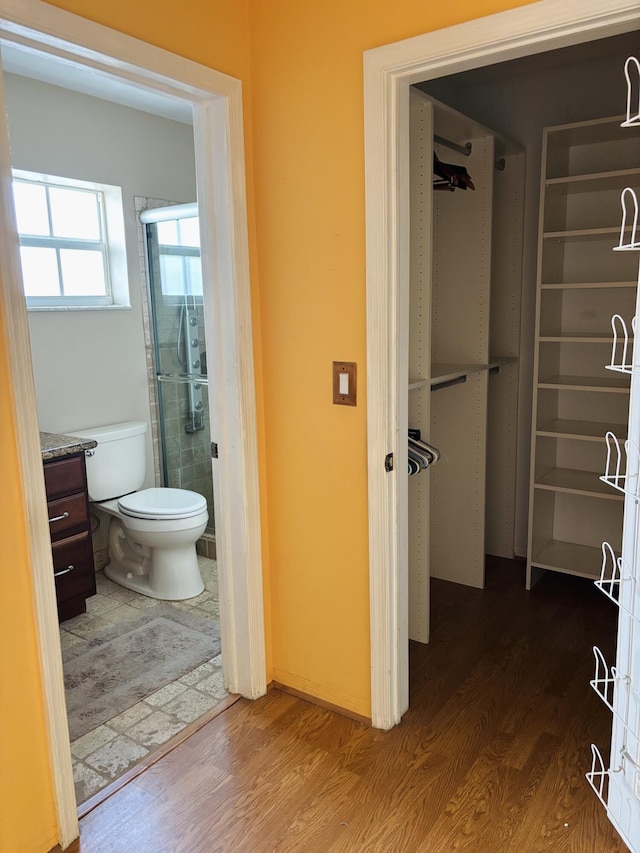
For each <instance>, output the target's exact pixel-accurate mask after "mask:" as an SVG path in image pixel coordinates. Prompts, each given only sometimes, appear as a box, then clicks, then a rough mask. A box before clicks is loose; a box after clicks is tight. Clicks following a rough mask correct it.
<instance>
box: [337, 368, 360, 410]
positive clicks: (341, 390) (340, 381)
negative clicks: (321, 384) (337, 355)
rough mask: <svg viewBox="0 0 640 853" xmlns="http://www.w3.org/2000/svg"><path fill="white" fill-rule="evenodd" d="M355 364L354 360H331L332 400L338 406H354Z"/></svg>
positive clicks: (355, 388) (355, 389)
mask: <svg viewBox="0 0 640 853" xmlns="http://www.w3.org/2000/svg"><path fill="white" fill-rule="evenodd" d="M356 391H357V366H356V363H355V361H334V362H333V402H334V403H335V404H336V405H338V406H355V405H356V399H357V398H356Z"/></svg>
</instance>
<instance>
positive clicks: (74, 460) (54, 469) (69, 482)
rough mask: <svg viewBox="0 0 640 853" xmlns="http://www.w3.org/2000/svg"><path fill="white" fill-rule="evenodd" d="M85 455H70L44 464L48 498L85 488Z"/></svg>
mask: <svg viewBox="0 0 640 853" xmlns="http://www.w3.org/2000/svg"><path fill="white" fill-rule="evenodd" d="M84 478H85V474H84V457H83V456H69V457H67V458H66V459H59V460H57V461H56V462H47V464H46V465H45V466H44V483H45V487H46V490H47V498H48V499H49V500H51V498H58V497H62V495H69V494H71V493H72V492H82V491H84V490H85V488H86V485H85V479H84Z"/></svg>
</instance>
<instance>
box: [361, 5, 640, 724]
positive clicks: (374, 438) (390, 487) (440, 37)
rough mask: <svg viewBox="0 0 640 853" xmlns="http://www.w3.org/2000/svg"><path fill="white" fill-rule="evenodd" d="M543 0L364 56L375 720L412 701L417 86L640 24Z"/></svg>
mask: <svg viewBox="0 0 640 853" xmlns="http://www.w3.org/2000/svg"><path fill="white" fill-rule="evenodd" d="M604 5H605V4H603V3H602V0H540V2H537V3H532V4H530V5H528V6H524V7H522V8H519V9H512V10H509V11H506V12H501V13H499V14H496V15H491V16H488V17H485V18H479V19H477V20H474V21H469V22H467V23H463V24H459V25H457V26H453V27H448V28H446V29H442V30H438V31H437V32H433V33H428V34H426V35H421V36H416V37H415V38H411V39H406V40H405V41H401V42H396V43H394V44H390V45H386V46H384V47H380V48H376V49H374V50H370V51H367V52H365V54H364V106H365V171H366V242H367V248H366V266H367V428H368V471H369V474H368V480H369V576H370V611H371V718H372V723H373V725H374V726H376V727H378V728H382V729H389V728H391V727H392V726H394V725H396V724H397V723H398V722H400V719H401V717H402V714H403V713H404V712H405V710H406V709H407V707H408V701H409V700H408V696H409V691H408V686H409V685H408V682H409V674H408V657H407V646H408V619H407V613H408V601H407V577H406V575H407V571H406V566H407V554H408V529H407V478H406V473H405V469H404V468H403V466H402V465H401V464H399V463H398V464H396V465H395V466H394V470H393V471H391V472H386V471H385V465H384V460H385V457H386V455H387V454H388V453H393V454H394V459H396V460H401V459H403V458H404V456H405V455H406V438H405V436H406V426H407V402H406V399H407V375H406V362H405V360H403V352H404V350H403V345H402V342H403V341H406V340H407V337H408V317H407V311H406V306H407V305H408V291H409V260H408V259H409V234H408V231H409V216H408V210H409V188H408V187H409V184H408V182H409V87H410V85H412V84H414V83H419V82H423V81H425V80H430V79H434V78H436V77H442V76H445V75H448V74H455V73H457V72H460V71H467V70H470V69H472V68H479V67H482V66H485V65H491V64H494V63H497V62H503V61H506V60H509V59H518V58H520V57H523V56H528V55H531V54H534V53H540V52H543V51H547V50H555V49H557V48H561V47H567V46H569V45H573V44H577V43H579V42H585V41H591V40H595V39H600V38H607V37H609V36H614V35H619V34H621V33H623V32H627V31H629V30H633V29H635V28H637V27H639V26H640V3H638V2H629V0H626V2H625V0H610V2H608V3H607V4H606V8H603V6H604Z"/></svg>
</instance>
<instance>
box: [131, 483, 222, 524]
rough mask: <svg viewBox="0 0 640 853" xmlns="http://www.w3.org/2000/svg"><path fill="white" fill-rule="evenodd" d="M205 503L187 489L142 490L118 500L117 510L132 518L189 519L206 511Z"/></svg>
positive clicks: (200, 497) (200, 496)
mask: <svg viewBox="0 0 640 853" xmlns="http://www.w3.org/2000/svg"><path fill="white" fill-rule="evenodd" d="M206 508H207V502H206V500H205V499H204V498H203V497H202V495H199V494H198V493H197V492H190V491H189V490H188V489H169V488H164V489H143V490H142V491H141V492H132V494H130V495H124V497H122V498H120V499H119V500H118V509H119V510H120V512H122V513H124V515H130V516H132V517H133V518H189V517H190V516H192V515H198V513H200V512H202V511H203V510H206Z"/></svg>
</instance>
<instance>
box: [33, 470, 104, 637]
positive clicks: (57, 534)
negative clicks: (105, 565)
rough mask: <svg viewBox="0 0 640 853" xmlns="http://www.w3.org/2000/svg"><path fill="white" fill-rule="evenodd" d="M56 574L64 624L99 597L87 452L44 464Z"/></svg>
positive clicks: (59, 609) (59, 607)
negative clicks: (94, 561)
mask: <svg viewBox="0 0 640 853" xmlns="http://www.w3.org/2000/svg"><path fill="white" fill-rule="evenodd" d="M44 481H45V487H46V492H47V507H48V515H49V529H50V533H51V550H52V553H53V573H54V577H55V582H56V598H57V602H58V617H59V619H60V621H61V622H63V621H64V620H65V619H71V617H72V616H78V615H79V614H80V613H84V612H85V611H86V609H87V606H86V599H87V598H88V597H89V596H91V595H95V592H96V575H95V570H94V565H93V547H92V543H91V522H90V516H89V499H88V495H87V476H86V471H85V462H84V453H78V454H74V455H70V456H65V457H63V458H61V459H56V460H53V461H47V462H45V463H44Z"/></svg>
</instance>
